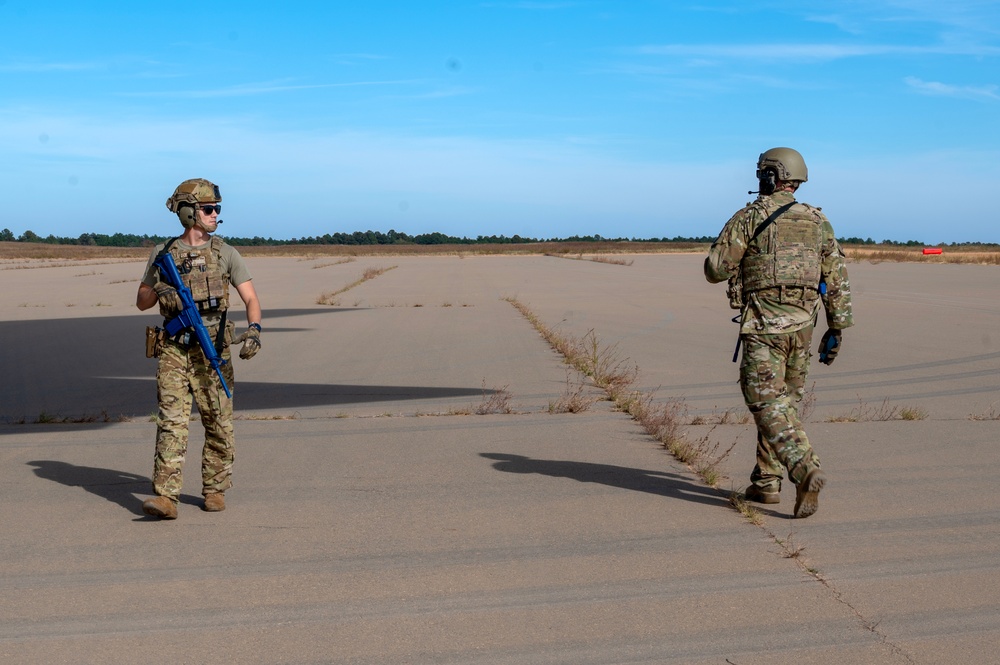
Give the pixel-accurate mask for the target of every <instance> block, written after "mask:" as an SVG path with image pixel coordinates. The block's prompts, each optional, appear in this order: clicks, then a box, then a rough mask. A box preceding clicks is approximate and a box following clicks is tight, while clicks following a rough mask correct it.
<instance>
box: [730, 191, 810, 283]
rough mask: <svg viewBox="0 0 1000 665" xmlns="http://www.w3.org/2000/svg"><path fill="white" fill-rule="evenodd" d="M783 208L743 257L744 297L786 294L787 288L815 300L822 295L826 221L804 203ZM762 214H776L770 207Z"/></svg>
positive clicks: (741, 265) (754, 240)
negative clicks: (773, 292) (772, 291)
mask: <svg viewBox="0 0 1000 665" xmlns="http://www.w3.org/2000/svg"><path fill="white" fill-rule="evenodd" d="M783 208H785V209H784V210H783V211H780V212H779V213H778V214H777V215H776V216H774V217H773V218H769V219H770V224H767V228H761V227H758V232H755V233H754V237H753V239H752V240H751V241H750V243H749V245H748V246H747V251H746V253H745V254H744V255H743V260H742V261H741V262H740V273H741V277H742V280H743V295H744V298H746V296H747V295H749V294H750V293H753V292H755V291H763V290H765V289H778V290H780V291H781V292H782V293H784V291H785V289H786V288H787V287H797V288H799V289H802V291H801V293H802V294H803V296H806V294H809V296H811V297H815V295H816V293H818V289H819V281H820V276H821V270H820V252H821V249H822V246H823V229H822V223H823V221H822V218H821V216H820V215H819V214H818V212H817V211H816V210H815V209H814V208H811V207H810V206H807V205H805V204H802V203H794V204H792V205H789V206H788V207H785V206H783ZM779 210H780V209H779ZM762 212H764V213H765V214H767V213H772V214H773V212H774V210H773V209H767V208H766V209H765V210H763V211H762ZM765 223H766V222H765ZM761 226H763V224H762V225H761Z"/></svg>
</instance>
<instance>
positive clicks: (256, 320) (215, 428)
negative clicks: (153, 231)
mask: <svg viewBox="0 0 1000 665" xmlns="http://www.w3.org/2000/svg"><path fill="white" fill-rule="evenodd" d="M221 201H222V194H221V193H220V192H219V188H218V186H216V185H214V184H212V183H211V182H209V181H208V180H204V179H202V178H197V179H194V180H185V181H184V182H182V183H181V184H180V185H178V186H177V189H176V190H174V193H173V195H172V196H171V197H170V198H169V199H167V208H168V209H169V210H170V211H171V212H174V213H176V214H177V217H178V218H179V219H180V221H181V224H182V225H183V226H184V233H183V234H181V235H180V236H179V237H177V238H174V239H172V240H169V241H167V242H166V243H163V244H160V245H157V246H156V247H155V248H154V249H153V251H152V253H151V254H150V257H149V262H148V263H147V265H146V272H145V275H144V276H143V278H142V282H141V283H140V284H139V292H138V293H137V294H136V299H135V304H136V307H138V308H139V309H140V310H147V309H150V308H151V307H152V306H153V305H156V304H159V306H160V314H161V315H162V316H163V317H164V328H166V322H167V321H170V320H172V319H174V317H176V316H177V315H178V314H179V313H181V311H182V310H183V309H184V302H183V301H182V298H181V295H180V293H179V292H178V291H177V289H175V288H174V287H173V286H171V285H170V284H169V283H168V280H167V279H166V277H165V276H164V275H161V274H160V270H159V268H158V267H157V266H156V265H154V261H156V259H157V256H158V255H159V254H160V253H161V252H164V251H166V252H169V253H170V255H171V256H172V258H173V260H174V263H175V264H176V266H177V272H178V273H179V274H180V278H181V281H182V282H183V285H184V286H186V287H187V289H189V290H190V292H191V299H192V300H193V301H194V304H195V306H196V307H197V309H198V312H199V314H200V316H201V320H202V323H204V325H205V328H206V329H207V331H208V333H209V337H210V339H211V341H212V342H213V343H214V345H215V348H216V351H217V353H218V355H219V356H221V358H222V359H223V361H224V364H223V365H222V367H221V372H222V375H223V376H224V377H225V381H226V385H227V387H228V388H230V389H233V390H234V381H233V366H232V363H231V362H230V353H229V345H230V344H235V343H239V342H242V343H243V347H242V349H241V350H240V358H243V359H249V358H252V357H253V356H254V355H255V354H256V353H257V351H258V350H259V349H260V332H261V328H260V317H261V311H260V302H259V301H258V300H257V292H256V290H255V289H254V286H253V282H252V281H251V276H250V272H249V270H248V269H247V266H246V263H245V262H244V261H243V257H241V256H240V254H239V252H237V251H236V250H235V249H233V248H232V247H231V246H230V245H227V244H226V243H225V242H223V240H222V239H221V238H219V237H218V236H213V235H212V234H213V233H214V232H215V230H216V228H217V227H218V225H219V224H220V223H221V221H222V220H220V219H218V216H219V213H220V212H221V211H222V206H221V205H220V202H221ZM230 285H231V286H233V287H234V288H235V289H236V292H237V293H238V294H239V296H240V298H241V299H242V300H243V304H244V305H245V307H246V315H247V323H248V324H249V327H248V328H247V331H246V332H244V333H243V334H242V335H240V336H239V337H235V325H234V324H233V322H232V321H227V310H228V309H229V287H230ZM195 320H197V319H195ZM234 337H235V339H234ZM147 355H149V356H155V357H158V358H159V367H158V369H157V372H156V391H157V400H158V402H159V413H158V415H157V418H156V456H155V459H154V463H153V492H154V493H155V494H156V496H155V497H154V498H152V499H149V500H147V501H145V502H144V503H143V504H142V509H143V512H145V513H146V514H148V515H152V516H154V517H158V518H161V519H176V517H177V503H178V500H179V498H180V493H181V485H182V476H181V470H182V467H183V465H184V456H185V454H186V452H187V445H188V423H189V421H190V417H191V404H192V400H194V401H195V402H197V404H198V412H199V413H200V414H201V423H202V425H203V426H204V428H205V446H204V449H203V450H202V459H201V481H202V494H203V495H204V497H205V502H204V505H203V508H204V510H206V511H209V512H217V511H220V510H225V507H226V502H225V498H224V493H225V491H226V490H228V489H229V488H230V487H231V486H232V468H233V458H234V454H235V439H234V435H233V401H232V399H231V398H230V397H229V396H227V394H226V392H225V389H224V387H223V385H222V383H221V381H220V379H219V376H218V375H217V374H216V370H215V369H213V367H212V365H211V364H210V362H209V360H208V359H207V358H206V356H205V352H204V351H203V350H202V347H201V346H200V345H199V342H198V339H197V336H196V335H195V333H194V331H193V330H191V329H184V330H181V332H180V333H178V334H176V335H174V336H173V337H170V336H168V335H167V333H166V331H165V330H164V329H161V328H151V329H150V330H149V331H147Z"/></svg>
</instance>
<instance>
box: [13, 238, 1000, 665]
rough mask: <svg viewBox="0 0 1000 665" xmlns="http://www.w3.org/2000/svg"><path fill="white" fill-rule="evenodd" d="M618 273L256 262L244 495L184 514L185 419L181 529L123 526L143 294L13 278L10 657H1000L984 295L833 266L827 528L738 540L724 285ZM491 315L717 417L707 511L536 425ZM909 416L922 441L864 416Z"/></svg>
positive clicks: (139, 463) (993, 334)
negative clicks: (555, 335) (487, 410)
mask: <svg viewBox="0 0 1000 665" xmlns="http://www.w3.org/2000/svg"><path fill="white" fill-rule="evenodd" d="M626 258H628V259H632V260H634V263H633V264H632V265H630V266H622V265H609V264H603V263H595V262H591V261H575V260H566V259H559V258H552V257H543V256H526V257H513V256H508V257H474V256H464V257H461V256H445V257H378V258H374V257H359V258H358V259H357V260H356V261H353V262H350V263H342V264H336V265H334V261H335V259H331V257H317V258H315V259H308V260H300V259H294V258H252V259H250V260H249V262H250V267H251V270H252V272H253V274H254V278H255V279H254V281H255V284H256V286H257V290H258V293H259V294H260V297H261V301H262V303H263V306H264V322H263V323H264V333H263V337H262V341H263V349H262V351H261V353H260V354H259V355H258V356H257V357H256V358H254V359H253V360H251V361H240V360H236V361H235V363H236V367H235V369H236V376H237V386H236V397H235V399H236V410H237V414H238V417H239V418H240V420H239V421H238V422H237V423H236V432H237V463H236V469H235V475H234V480H235V487H234V488H233V489H232V490H231V491H230V492H229V493H228V494H227V503H228V508H227V510H226V511H225V512H222V513H205V512H203V511H201V510H200V509H199V501H200V489H201V488H200V486H199V485H198V480H197V478H198V470H197V469H198V464H197V458H198V457H199V455H198V451H199V450H200V437H201V435H202V431H201V427H200V424H198V423H197V422H196V423H194V424H193V425H192V435H193V445H192V447H191V454H190V459H189V464H188V465H187V471H188V473H187V476H188V477H187V483H186V486H185V494H184V497H183V500H182V504H181V506H180V517H179V519H177V520H176V521H173V522H159V521H156V520H152V519H150V518H148V517H146V516H145V515H143V514H142V511H141V502H142V501H143V500H144V499H145V498H147V497H148V496H150V486H149V480H148V477H149V473H150V471H151V467H152V456H153V440H154V435H155V424H154V423H153V422H151V420H150V414H151V413H153V412H155V409H156V404H155V380H154V376H155V371H156V370H155V361H153V360H148V359H146V358H144V357H143V329H144V327H145V326H146V325H150V324H154V323H156V322H157V317H156V316H155V315H153V314H149V313H141V312H138V311H136V310H135V308H134V306H133V302H134V297H135V290H136V286H137V281H138V278H139V277H140V276H141V272H142V267H143V265H144V263H143V262H122V263H105V264H101V263H95V264H86V265H82V264H76V265H67V266H62V267H56V266H47V267H36V268H30V269H17V270H14V269H0V283H2V284H3V286H4V288H3V289H0V313H2V314H0V319H2V320H0V340H3V342H4V343H3V344H2V348H0V367H3V368H4V370H5V372H4V373H5V378H6V380H5V381H4V382H3V383H2V387H0V420H2V422H0V482H2V484H0V486H2V488H3V494H2V498H0V561H2V562H3V566H2V567H0V662H4V663H7V662H10V663H41V662H44V663H97V662H101V663H147V662H152V661H160V660H171V661H174V662H178V663H204V662H223V663H225V662H241V663H349V664H358V665H361V664H372V665H374V664H380V665H381V664H384V663H483V664H486V663H490V664H497V663H499V664H506V663H510V664H514V663H517V664H523V663H532V664H535V663H538V664H543V665H544V664H556V663H558V664H567V665H569V664H573V665H581V664H584V665H586V664H593V665H603V664H608V663H684V664H688V663H690V664H702V663H705V664H707V663H713V664H714V663H717V664H720V665H724V664H726V663H730V664H731V665H749V664H753V663H761V664H764V663H766V664H769V665H780V664H783V663H789V664H793V663H794V664H796V665H805V664H810V663H901V664H905V663H927V664H931V663H967V662H993V661H994V660H995V656H993V653H994V651H995V647H996V644H998V643H1000V600H998V597H1000V596H998V592H1000V554H998V551H1000V547H998V545H1000V497H998V493H997V492H996V491H995V477H994V475H993V474H995V473H997V472H998V470H1000V451H998V446H997V441H998V440H1000V436H998V434H1000V382H998V369H1000V332H998V331H1000V304H998V300H997V297H996V293H997V292H998V288H1000V271H998V269H997V268H996V267H995V266H993V267H984V266H953V265H919V264H887V263H883V264H878V265H872V264H867V263H859V264H850V265H849V271H850V275H851V284H852V289H853V291H854V297H855V317H856V321H857V326H856V327H855V328H853V329H850V330H848V331H847V332H845V335H844V348H843V351H842V353H841V354H840V357H839V358H838V359H837V361H836V363H835V364H834V365H833V366H831V367H825V366H822V365H819V364H817V363H814V364H813V367H812V372H811V374H810V378H809V381H808V384H807V385H809V386H810V392H811V395H812V397H813V398H814V399H815V408H814V409H813V410H812V414H811V416H810V417H809V419H808V421H807V425H806V426H807V431H808V432H809V435H810V439H811V440H812V442H813V444H814V446H815V447H816V449H817V452H818V453H819V455H820V456H821V458H822V460H823V464H824V468H825V469H826V470H827V473H828V475H829V478H830V482H829V483H828V485H827V488H826V489H825V490H824V491H823V493H822V496H821V501H820V506H821V507H820V510H819V512H818V513H817V514H816V515H814V516H812V517H810V518H809V519H806V520H791V519H789V514H790V513H791V509H792V504H793V503H794V488H793V486H792V485H791V484H790V483H786V485H785V488H784V490H783V497H782V503H781V504H778V505H775V506H765V507H762V510H761V512H762V513H763V515H764V522H763V525H761V526H755V525H753V524H750V523H748V522H747V521H746V520H745V519H744V518H743V517H741V516H740V515H739V514H738V513H737V512H736V511H734V510H733V509H732V508H731V507H730V506H729V504H728V496H729V493H730V492H731V490H732V489H742V488H743V487H744V486H745V484H746V482H747V476H748V474H749V471H750V468H751V467H752V465H753V449H754V433H753V428H752V425H747V424H740V423H739V422H738V420H739V416H741V415H742V413H743V412H744V407H743V405H742V401H741V397H740V393H739V388H738V386H737V384H736V379H737V366H736V365H735V364H733V363H732V362H730V361H731V357H732V353H733V346H734V344H735V341H736V326H735V325H734V324H732V323H730V322H729V318H730V317H731V313H730V310H729V309H728V307H727V304H726V299H725V293H724V288H723V287H722V286H721V285H715V286H713V285H709V284H708V283H707V282H705V281H704V278H703V277H702V275H701V261H702V257H700V256H693V255H690V256H685V255H641V256H634V257H626ZM38 265H39V266H41V264H38ZM369 267H380V268H390V267H391V268H392V269H391V270H388V271H387V272H385V273H384V274H382V275H381V276H379V277H377V278H375V279H373V280H371V281H368V282H365V283H363V284H361V285H359V286H357V287H355V288H353V289H350V290H349V291H347V292H345V293H344V294H342V295H341V296H339V305H337V306H321V305H317V304H316V300H317V298H318V297H319V296H320V295H321V294H323V293H328V292H331V291H335V290H337V289H340V288H342V287H344V286H346V285H347V284H350V283H351V282H353V281H355V280H356V279H358V278H359V277H360V275H361V274H362V273H363V271H364V270H365V269H366V268H369ZM0 268H3V267H0ZM503 298H516V299H517V300H518V301H519V302H521V303H523V304H525V305H526V306H527V307H529V308H530V309H531V310H532V311H533V312H534V313H535V314H536V315H537V316H538V317H539V318H540V319H541V320H542V321H543V322H544V323H545V324H546V325H548V326H549V327H551V328H554V329H556V330H559V331H562V332H564V333H566V334H571V335H574V336H577V337H579V336H582V335H584V334H586V333H588V331H594V334H595V335H597V336H598V338H599V339H600V340H601V342H602V344H606V345H612V346H615V348H616V349H617V351H618V353H619V354H621V356H622V357H623V358H627V359H629V360H630V361H631V362H634V363H635V364H636V365H637V366H638V368H639V371H640V374H639V379H638V383H637V387H638V388H640V389H641V390H643V391H644V392H647V393H654V394H655V396H656V399H657V400H668V399H674V400H683V402H684V404H685V405H686V406H687V407H688V412H689V415H690V417H692V418H694V417H696V416H701V417H702V418H706V419H715V420H718V419H719V418H720V417H723V416H724V414H726V413H727V412H730V414H731V415H732V417H727V418H725V419H727V420H729V422H728V423H727V424H721V425H714V426H713V425H692V426H690V427H689V428H688V430H689V433H688V436H689V437H690V438H694V439H696V438H700V437H708V438H709V439H710V440H712V441H718V442H719V443H720V444H721V445H722V446H723V447H728V446H729V445H731V444H733V443H734V442H735V448H734V450H733V452H732V453H731V455H730V456H729V457H728V458H726V460H724V462H723V463H722V466H721V469H722V471H723V472H724V473H725V475H726V476H727V478H726V479H725V480H723V481H722V483H720V487H719V488H718V489H713V488H710V487H707V486H706V485H705V484H704V483H703V482H702V481H701V480H700V479H699V477H698V476H697V475H696V474H694V473H692V472H691V471H690V470H688V469H687V468H686V467H685V466H683V465H682V464H680V463H678V462H677V461H676V460H674V459H673V458H672V457H671V456H670V455H669V454H668V453H666V452H665V451H664V450H663V449H662V447H661V446H660V445H659V444H658V443H657V442H655V441H654V440H652V439H651V438H649V437H648V436H647V435H645V434H644V433H643V432H642V431H641V429H640V427H639V426H638V425H637V424H636V423H634V422H633V421H632V420H631V419H630V418H629V417H628V416H626V415H623V414H621V413H618V412H615V411H613V410H612V409H611V407H610V404H609V403H608V402H597V403H596V404H594V406H593V407H592V408H591V409H590V410H588V411H586V412H584V413H579V414H560V415H552V414H550V413H548V405H549V403H550V401H552V400H554V399H557V398H558V397H559V396H561V395H562V394H564V393H565V392H566V391H567V385H569V386H570V387H571V388H575V387H576V386H577V385H579V382H580V378H579V376H578V375H577V374H575V372H572V371H569V370H568V369H567V367H566V365H565V364H563V362H562V360H561V358H560V356H558V355H557V354H556V353H555V352H554V351H552V350H551V349H550V348H549V347H548V345H547V344H546V343H545V342H544V340H542V338H541V337H540V336H539V335H538V333H537V332H536V331H535V330H534V329H533V328H532V327H531V325H530V324H529V323H528V322H527V321H526V320H525V319H524V318H523V317H522V316H521V314H520V313H518V312H517V311H516V310H515V309H514V308H513V307H512V306H511V305H510V304H509V303H508V302H506V301H505V300H503ZM235 314H236V316H235V318H236V320H237V321H238V322H240V323H242V312H236V313H235ZM817 341H818V340H817ZM567 382H569V383H567ZM586 390H587V391H588V392H589V394H592V395H597V394H599V393H598V391H597V390H596V389H595V388H592V387H588V388H587V389H586ZM505 393H509V396H510V397H509V405H510V407H511V409H512V410H513V411H514V412H513V413H510V414H498V415H463V414H467V413H473V412H474V411H475V410H476V409H477V408H478V406H480V405H482V404H483V403H484V402H485V401H487V400H489V399H490V398H491V397H494V398H495V397H496V396H497V395H498V394H499V395H503V394H505ZM903 408H905V409H908V410H911V411H923V412H925V413H926V414H927V415H926V418H925V419H923V420H913V421H903V420H888V421H881V420H878V418H880V417H884V416H885V415H887V414H890V413H892V411H893V410H894V409H895V410H896V411H897V413H898V410H899V409H903ZM846 420H856V421H857V422H844V421H846ZM39 421H43V422H39ZM834 421H840V422H834ZM789 552H794V553H795V555H794V556H789Z"/></svg>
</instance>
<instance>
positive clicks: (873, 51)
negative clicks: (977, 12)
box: [631, 44, 1000, 61]
mask: <svg viewBox="0 0 1000 665" xmlns="http://www.w3.org/2000/svg"><path fill="white" fill-rule="evenodd" d="M631 51H632V52H633V53H638V54H641V55H664V56H680V57H689V58H716V59H741V60H768V61H776V60H789V59H790V60H796V61H803V60H813V61H817V60H819V61H828V60H841V59H844V58H859V57H870V56H883V55H975V56H995V55H1000V47H995V46H979V45H975V44H948V45H936V46H897V45H890V44H650V45H645V46H638V47H635V48H633V49H631Z"/></svg>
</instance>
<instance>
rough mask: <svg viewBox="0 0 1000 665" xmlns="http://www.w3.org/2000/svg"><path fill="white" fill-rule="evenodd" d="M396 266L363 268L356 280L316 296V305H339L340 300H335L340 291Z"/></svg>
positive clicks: (373, 277) (348, 289)
mask: <svg viewBox="0 0 1000 665" xmlns="http://www.w3.org/2000/svg"><path fill="white" fill-rule="evenodd" d="M396 267H398V266H389V267H388V268H365V271H364V272H363V273H362V274H361V279H357V280H355V281H353V282H351V283H350V284H348V285H347V286H345V287H344V288H342V289H339V290H337V291H331V292H330V293H324V294H323V295H321V296H320V297H318V298H317V299H316V304H317V305H334V306H339V305H340V301H339V300H337V296H339V295H340V294H341V293H344V292H346V291H350V290H351V289H353V288H354V287H355V286H357V285H359V284H363V283H365V282H367V281H368V280H370V279H375V278H376V277H378V276H379V275H381V274H383V273H386V272H389V271H390V270H392V269H393V268H396Z"/></svg>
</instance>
